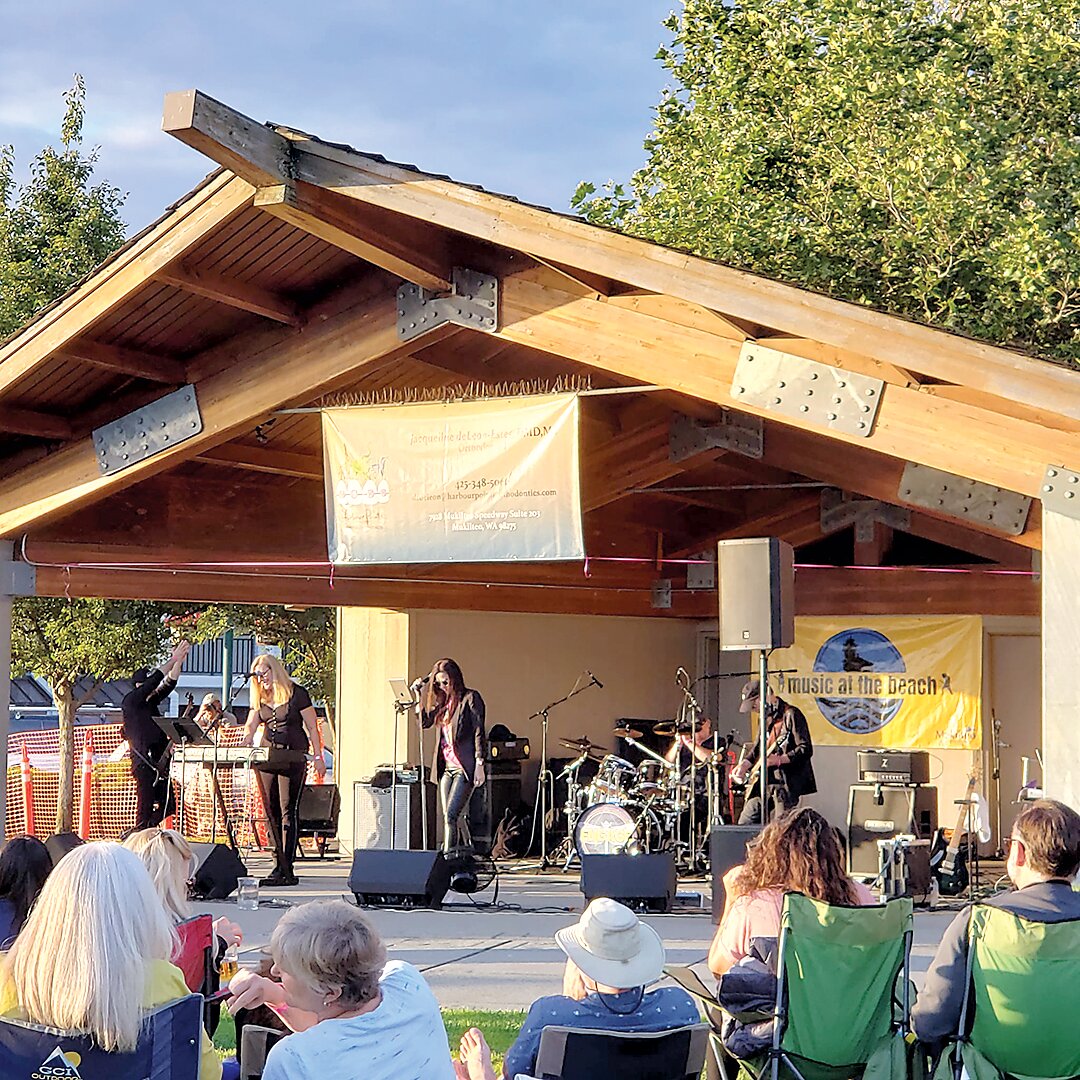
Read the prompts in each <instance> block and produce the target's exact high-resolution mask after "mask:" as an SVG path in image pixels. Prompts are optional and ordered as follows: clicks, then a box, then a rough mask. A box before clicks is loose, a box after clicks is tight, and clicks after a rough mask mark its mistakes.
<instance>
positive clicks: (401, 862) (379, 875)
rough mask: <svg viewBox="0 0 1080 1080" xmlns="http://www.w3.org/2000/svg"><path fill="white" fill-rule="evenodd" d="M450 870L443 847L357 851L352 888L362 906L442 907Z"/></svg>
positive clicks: (350, 879) (351, 880) (350, 878)
mask: <svg viewBox="0 0 1080 1080" xmlns="http://www.w3.org/2000/svg"><path fill="white" fill-rule="evenodd" d="M449 887H450V870H449V867H448V866H447V864H446V860H445V859H444V858H443V853H442V852H441V851H378V850H369V851H364V850H362V849H360V848H357V850H356V851H354V852H353V864H352V872H351V873H350V874H349V889H350V890H351V891H352V893H353V895H354V896H355V897H356V902H357V903H358V904H360V905H361V906H362V907H417V908H420V907H423V908H440V907H442V901H443V897H444V896H445V895H446V890H447V889H448V888H449Z"/></svg>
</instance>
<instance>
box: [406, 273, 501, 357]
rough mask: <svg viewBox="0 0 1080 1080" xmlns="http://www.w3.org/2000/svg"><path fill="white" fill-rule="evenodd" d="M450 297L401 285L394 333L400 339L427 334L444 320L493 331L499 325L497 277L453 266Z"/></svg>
mask: <svg viewBox="0 0 1080 1080" xmlns="http://www.w3.org/2000/svg"><path fill="white" fill-rule="evenodd" d="M451 285H452V289H451V292H450V295H449V296H440V295H438V294H437V293H433V292H430V291H429V290H427V289H422V288H421V287H420V286H419V285H411V284H407V285H402V286H401V288H400V289H398V291H397V332H398V338H399V339H400V340H401V341H412V340H413V338H417V337H420V336H421V335H422V334H427V333H429V332H430V331H432V330H434V329H435V328H436V327H438V326H442V325H443V323H453V324H454V325H455V326H469V327H472V328H473V329H474V330H482V331H484V333H487V334H494V333H495V331H496V330H497V329H498V325H499V315H498V312H499V279H498V278H497V277H494V276H493V275H491V274H481V273H480V272H479V271H477V270H467V269H465V268H463V267H460V266H455V267H454V270H453V273H452V275H451Z"/></svg>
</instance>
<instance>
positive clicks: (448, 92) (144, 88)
mask: <svg viewBox="0 0 1080 1080" xmlns="http://www.w3.org/2000/svg"><path fill="white" fill-rule="evenodd" d="M675 6H677V0H578V2H577V3H564V2H562V0H544V2H540V0H502V2H495V0H396V2H391V0H385V2H384V0H352V2H346V0H308V2H307V3H302V2H301V3H296V2H290V3H282V2H280V0H265V2H264V3H261V4H254V3H249V2H247V0H217V2H216V3H210V2H208V0H187V2H186V3H183V4H165V3H159V2H155V0H141V2H136V0H77V2H76V0H36V2H34V0H31V2H25V0H24V2H21V3H10V4H8V5H5V8H6V10H5V13H4V23H5V30H4V35H3V37H2V39H0V145H3V144H7V143H12V144H14V146H15V152H16V157H17V159H18V163H19V164H20V166H22V167H23V168H24V169H25V166H26V164H27V163H28V161H29V160H30V158H31V157H32V156H33V155H34V154H35V153H36V152H37V151H38V150H39V149H40V148H41V146H42V145H43V144H44V143H45V142H46V141H48V140H50V139H52V138H55V136H56V133H57V131H58V128H59V122H60V117H61V114H62V109H63V102H62V98H61V95H62V94H63V91H64V90H65V89H66V88H67V87H68V86H70V84H71V79H72V74H73V73H74V72H76V71H77V72H80V73H81V74H82V75H83V76H84V77H85V79H86V82H87V91H88V94H87V97H88V104H87V110H88V115H87V128H86V134H87V139H88V141H90V142H92V143H96V144H99V145H100V147H101V159H100V165H99V169H98V175H99V176H101V177H104V178H107V179H108V180H109V181H111V182H112V183H114V184H116V185H117V186H118V187H120V188H121V189H122V190H124V191H126V192H128V193H129V196H128V201H127V204H126V207H125V211H124V213H125V219H126V220H127V222H128V225H129V228H131V229H132V230H133V231H134V230H137V229H139V228H141V227H142V226H143V225H145V224H147V223H148V222H149V221H150V220H152V219H153V218H154V217H156V216H157V215H158V214H159V213H160V212H161V210H162V209H163V208H164V207H165V206H166V205H168V204H169V203H171V202H173V201H174V200H175V199H176V198H178V197H179V196H180V195H182V194H183V193H184V192H185V191H187V190H188V189H189V188H190V187H192V186H193V185H194V184H195V183H196V182H197V181H198V180H199V178H200V177H201V176H203V175H204V174H205V173H206V172H208V171H209V169H210V167H211V166H210V163H209V162H207V160H206V159H205V158H203V157H202V156H201V155H200V154H198V153H196V152H195V151H193V150H189V149H188V148H187V147H185V146H183V145H181V144H180V143H178V142H176V141H175V140H174V139H171V138H169V137H168V136H166V135H164V134H162V132H161V131H160V124H161V104H162V98H163V96H164V95H165V93H166V92H168V91H170V90H182V89H187V88H189V87H193V86H194V87H198V88H199V89H200V90H203V91H205V92H206V93H208V94H210V95H211V96H213V97H216V98H218V99H220V100H221V101H224V102H226V103H227V104H229V105H231V106H233V107H234V108H237V109H239V110H240V111H241V112H245V113H247V114H248V115H250V116H253V117H255V118H256V119H258V120H272V121H275V122H277V123H284V124H288V125H290V126H292V127H297V128H301V129H303V130H306V131H310V132H313V133H315V134H317V135H320V136H322V137H323V138H326V139H329V140H331V141H335V142H347V143H351V144H352V145H353V146H356V147H358V148H359V149H362V150H369V151H373V152H376V153H381V154H384V155H385V156H386V157H388V158H391V159H393V160H398V161H406V162H411V163H413V164H416V165H419V166H420V167H421V168H424V169H427V170H429V171H432V172H441V173H449V174H450V175H451V176H453V177H454V178H455V179H458V180H463V181H467V182H470V183H477V184H481V185H482V186H484V187H486V188H489V189H491V190H494V191H499V192H504V193H506V194H511V195H517V196H518V197H520V198H523V199H527V200H528V201H530V202H537V203H541V204H543V205H548V206H552V207H554V208H555V209H559V210H565V209H566V208H567V205H568V202H569V199H570V195H571V194H572V192H573V190H574V187H575V186H576V184H577V182H578V181H579V180H581V179H589V180H593V181H595V182H598V183H599V182H602V181H604V180H606V179H608V178H611V177H614V178H616V179H625V178H627V177H628V176H629V175H630V173H631V172H632V171H633V170H634V169H635V168H636V167H637V166H638V165H640V164H641V163H642V162H643V160H644V152H643V150H642V142H643V140H644V138H645V136H646V135H647V134H648V132H649V130H650V126H651V118H652V110H653V108H654V107H655V105H656V103H657V101H658V100H659V95H660V89H661V87H662V86H663V85H665V83H666V82H668V81H669V80H667V79H666V72H664V71H663V70H662V69H661V67H660V65H659V64H658V63H657V61H656V60H654V59H653V57H654V56H655V53H656V49H657V47H658V46H659V45H660V44H661V43H662V42H664V41H665V40H666V39H667V32H666V31H665V30H664V28H663V26H662V25H661V21H662V19H663V18H664V16H665V15H666V14H667V13H668V12H669V11H670V10H671V9H672V8H673V7H675Z"/></svg>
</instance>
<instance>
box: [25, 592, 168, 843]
mask: <svg viewBox="0 0 1080 1080" xmlns="http://www.w3.org/2000/svg"><path fill="white" fill-rule="evenodd" d="M166 610H167V609H166V608H165V606H164V605H162V604H157V603H153V602H151V601H144V600H63V599H49V598H46V597H40V596H35V597H27V598H24V599H19V600H16V601H15V602H14V603H13V605H12V617H11V666H12V670H13V671H15V672H20V673H33V674H35V675H38V676H40V677H41V678H43V679H45V680H46V681H47V682H48V684H49V686H50V688H51V690H52V695H53V701H54V702H55V703H56V710H57V713H58V714H59V717H60V748H59V749H60V793H59V796H58V799H57V805H56V831H57V832H70V831H71V830H72V826H73V823H74V812H73V802H74V790H75V714H76V713H77V711H78V709H79V707H80V706H81V705H85V704H86V702H88V701H89V700H90V698H91V697H92V696H93V694H94V692H95V691H96V690H97V689H98V687H99V686H101V684H102V683H103V682H106V681H108V680H111V679H120V678H128V677H130V676H131V673H132V671H133V670H134V669H135V668H136V667H139V666H140V665H143V664H148V665H151V666H152V665H154V664H156V663H157V661H158V659H159V658H160V657H161V656H162V654H163V653H164V651H165V647H166V643H167V641H168V638H169V636H170V632H169V628H168V625H167V624H166V621H165V615H166ZM86 676H89V678H85V677H86Z"/></svg>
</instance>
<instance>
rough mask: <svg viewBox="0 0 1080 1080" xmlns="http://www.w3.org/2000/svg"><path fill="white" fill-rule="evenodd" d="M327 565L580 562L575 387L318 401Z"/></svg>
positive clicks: (580, 542) (580, 531) (583, 551)
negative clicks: (490, 395) (380, 401)
mask: <svg viewBox="0 0 1080 1080" xmlns="http://www.w3.org/2000/svg"><path fill="white" fill-rule="evenodd" d="M322 429H323V461H324V463H325V475H326V507H327V511H326V514H327V521H326V525H327V536H328V541H329V550H330V560H331V562H334V563H339V564H347V563H441V562H499V561H503V560H555V559H584V557H585V543H584V539H583V537H582V530H581V495H580V479H579V459H578V399H577V397H576V396H575V395H574V394H558V395H545V396H538V397H525V398H515V399H495V400H487V401H468V402H454V403H448V404H442V403H436V404H422V405H389V406H385V407H368V408H348V409H327V410H324V412H323V414H322Z"/></svg>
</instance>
